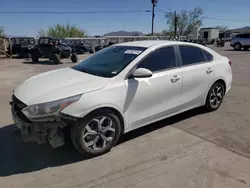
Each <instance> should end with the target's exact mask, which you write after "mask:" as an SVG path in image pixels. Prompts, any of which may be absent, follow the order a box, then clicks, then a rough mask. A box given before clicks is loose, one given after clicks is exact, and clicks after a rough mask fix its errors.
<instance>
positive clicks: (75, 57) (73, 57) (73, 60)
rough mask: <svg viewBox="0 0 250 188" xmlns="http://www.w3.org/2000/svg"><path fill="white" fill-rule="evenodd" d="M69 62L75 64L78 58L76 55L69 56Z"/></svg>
mask: <svg viewBox="0 0 250 188" xmlns="http://www.w3.org/2000/svg"><path fill="white" fill-rule="evenodd" d="M71 61H72V63H76V62H77V61H78V57H77V55H76V54H72V55H71Z"/></svg>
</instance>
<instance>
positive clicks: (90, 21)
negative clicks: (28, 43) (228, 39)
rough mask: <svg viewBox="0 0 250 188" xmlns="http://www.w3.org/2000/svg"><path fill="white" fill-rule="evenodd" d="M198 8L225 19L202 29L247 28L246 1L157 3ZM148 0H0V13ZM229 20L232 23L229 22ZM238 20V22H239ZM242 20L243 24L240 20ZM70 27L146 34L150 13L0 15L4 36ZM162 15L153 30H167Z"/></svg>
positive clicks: (141, 5)
mask: <svg viewBox="0 0 250 188" xmlns="http://www.w3.org/2000/svg"><path fill="white" fill-rule="evenodd" d="M197 6H199V7H201V8H203V10H204V16H207V17H210V18H225V19H229V20H218V19H205V20H204V24H203V26H204V27H211V26H217V25H227V26H228V27H229V28H236V27H243V26H250V0H237V1H236V0H158V5H157V7H158V8H160V9H162V10H166V11H168V10H177V11H180V10H182V9H186V10H192V9H193V8H194V7H197ZM151 7H152V6H151V0H42V1H40V0H0V12H3V11H34V12H35V11H45V12H46V11H114V10H123V11H127V10H144V9H151ZM230 19H232V20H234V21H230ZM240 20H241V21H240ZM244 20H245V21H244ZM57 23H60V24H66V23H70V24H74V25H76V26H78V27H80V28H82V29H84V30H86V31H87V33H88V35H102V34H104V33H106V32H111V31H118V30H127V31H141V32H143V33H150V31H151V13H147V12H145V13H144V12H140V13H119V14H0V26H3V27H4V28H5V33H6V34H7V35H27V36H36V35H37V31H38V30H39V29H40V28H42V29H47V28H48V26H53V25H55V24H57ZM167 27H168V26H167V24H166V20H165V19H164V14H163V13H162V12H156V18H155V31H156V32H159V31H161V30H163V29H167Z"/></svg>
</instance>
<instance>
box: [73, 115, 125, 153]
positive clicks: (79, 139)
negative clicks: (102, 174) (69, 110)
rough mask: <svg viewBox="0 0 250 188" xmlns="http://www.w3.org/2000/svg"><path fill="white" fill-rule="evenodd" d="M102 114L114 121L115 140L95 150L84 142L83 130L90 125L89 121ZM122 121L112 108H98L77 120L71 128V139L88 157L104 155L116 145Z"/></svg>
mask: <svg viewBox="0 0 250 188" xmlns="http://www.w3.org/2000/svg"><path fill="white" fill-rule="evenodd" d="M101 116H105V117H107V118H109V119H111V120H112V121H113V124H114V128H115V133H114V136H113V140H112V141H111V142H110V143H108V144H107V146H106V147H105V148H103V149H100V150H93V149H90V148H88V147H87V146H86V145H85V144H84V142H83V139H84V138H83V132H84V130H85V127H86V126H87V125H88V123H89V122H90V121H91V120H93V119H94V118H98V117H101ZM121 130H122V128H121V122H120V120H119V118H118V117H117V116H116V115H115V114H114V113H113V112H112V111H110V110H98V111H95V112H93V113H90V114H89V115H87V116H86V117H84V118H83V119H82V120H80V121H79V122H77V123H76V124H74V125H73V126H72V129H71V140H72V143H73V145H74V146H75V148H76V149H77V150H78V151H79V152H80V153H81V154H83V155H85V156H87V157H96V156H99V155H102V154H104V153H107V152H109V151H110V150H111V148H112V147H114V146H115V145H116V144H117V142H118V140H119V138H120V135H121Z"/></svg>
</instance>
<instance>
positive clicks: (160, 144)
mask: <svg viewBox="0 0 250 188" xmlns="http://www.w3.org/2000/svg"><path fill="white" fill-rule="evenodd" d="M211 48H213V49H215V50H216V51H218V52H219V53H220V54H221V55H225V56H227V57H228V58H230V59H231V60H232V63H233V66H232V68H233V85H232V89H231V91H230V92H229V93H228V95H227V96H226V97H225V100H224V102H223V104H222V106H221V107H220V108H219V110H218V111H216V112H212V113H203V111H202V110H200V109H195V110H191V111H188V112H185V113H182V114H180V115H177V116H174V117H172V118H168V119H165V120H163V121H160V122H157V123H154V124H151V125H149V126H146V127H144V128H141V129H138V130H136V131H133V132H131V133H128V134H127V135H125V136H124V137H123V139H122V141H121V143H120V144H118V145H117V146H116V147H115V148H114V149H113V150H112V151H111V152H109V153H108V154H105V155H103V156H100V157H97V158H93V159H85V158H83V157H82V156H81V155H79V154H78V153H77V152H76V151H75V150H74V148H72V147H71V145H69V144H66V145H65V146H63V147H60V148H57V149H52V148H50V147H49V146H48V145H37V144H33V143H27V144H23V143H21V141H20V136H19V134H18V132H17V131H16V130H17V129H16V127H15V125H13V121H12V119H11V115H10V106H9V104H8V103H9V101H10V97H11V94H12V90H13V88H14V87H15V86H17V85H18V84H19V83H21V82H22V81H23V80H25V79H27V78H28V77H30V76H32V75H36V74H38V73H41V72H45V71H48V70H53V69H57V68H60V67H67V66H71V65H72V63H70V62H67V61H68V60H64V62H63V63H62V64H60V65H52V64H51V63H50V62H48V61H46V60H42V61H41V62H40V63H39V64H32V63H31V62H30V60H28V59H26V60H21V59H7V58H0V113H1V119H0V187H4V188H7V187H18V188H21V187H25V188H27V187H32V188H33V187H36V188H45V187H53V188H54V187H109V188H110V187H152V186H154V187H164V188H165V187H178V188H180V187H185V188H187V187H197V188H200V187H202V188H205V187H207V188H209V187H218V188H222V187H227V188H228V187H232V188H233V187H234V188H235V187H237V188H238V187H249V185H250V160H249V158H250V136H249V135H250V116H249V113H250V87H249V86H250V64H249V63H250V62H249V59H250V51H247V52H246V51H241V52H236V51H233V50H231V48H230V47H229V46H228V44H227V45H226V46H225V47H224V48H217V47H213V46H211ZM86 56H87V55H82V56H81V58H82V59H84V58H85V57H86Z"/></svg>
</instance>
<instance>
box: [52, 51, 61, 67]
mask: <svg viewBox="0 0 250 188" xmlns="http://www.w3.org/2000/svg"><path fill="white" fill-rule="evenodd" d="M52 59H53V62H54V63H55V64H56V65H58V64H59V63H60V62H61V59H60V56H59V55H58V54H53V55H52Z"/></svg>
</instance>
